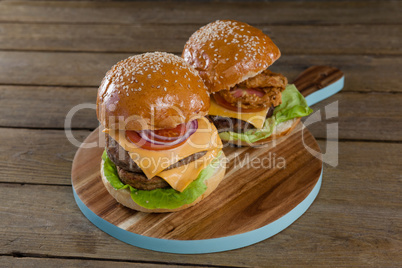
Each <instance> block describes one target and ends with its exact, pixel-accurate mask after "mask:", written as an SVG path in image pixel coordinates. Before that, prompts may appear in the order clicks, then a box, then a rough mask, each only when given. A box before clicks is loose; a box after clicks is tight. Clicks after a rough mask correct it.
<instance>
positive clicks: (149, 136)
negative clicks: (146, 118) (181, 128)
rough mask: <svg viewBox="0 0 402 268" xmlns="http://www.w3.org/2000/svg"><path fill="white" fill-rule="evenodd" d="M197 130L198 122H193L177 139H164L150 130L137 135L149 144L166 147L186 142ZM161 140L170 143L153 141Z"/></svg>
mask: <svg viewBox="0 0 402 268" xmlns="http://www.w3.org/2000/svg"><path fill="white" fill-rule="evenodd" d="M197 129H198V121H197V120H193V121H190V122H188V123H187V126H186V130H187V131H186V132H185V133H184V134H183V135H181V136H179V137H165V136H161V135H157V134H155V133H154V132H153V131H152V130H143V131H139V132H138V134H139V135H140V137H141V138H142V139H144V140H145V141H147V142H149V143H153V144H155V145H166V146H173V145H176V144H179V143H182V142H183V141H185V140H187V139H188V138H189V137H190V136H191V135H193V134H194V133H195V132H196V131H197ZM155 138H157V139H161V140H166V141H171V142H164V141H157V140H155Z"/></svg>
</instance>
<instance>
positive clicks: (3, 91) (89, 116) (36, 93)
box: [0, 86, 98, 129]
mask: <svg viewBox="0 0 402 268" xmlns="http://www.w3.org/2000/svg"><path fill="white" fill-rule="evenodd" d="M97 92H98V88H96V87H83V88H69V87H31V86H0V126H3V127H4V126H7V127H25V128H64V124H65V120H66V117H67V115H68V113H69V111H70V110H72V109H74V107H76V106H77V105H80V104H85V103H87V104H91V105H95V102H96V95H97ZM71 122H72V125H71V127H72V128H85V129H95V128H96V127H97V126H98V120H97V118H96V112H95V110H94V109H89V108H86V109H80V110H79V111H77V112H76V113H74V117H73V118H72V121H71Z"/></svg>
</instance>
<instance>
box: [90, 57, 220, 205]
mask: <svg viewBox="0 0 402 268" xmlns="http://www.w3.org/2000/svg"><path fill="white" fill-rule="evenodd" d="M209 104H210V99H209V96H208V92H207V89H206V87H205V85H204V83H203V82H202V80H201V79H200V77H199V75H198V73H197V72H196V71H195V70H194V69H193V68H192V67H190V66H188V64H186V62H185V61H184V60H183V59H182V58H180V57H178V56H175V55H173V54H168V53H161V52H155V53H146V54H142V55H137V56H133V57H129V58H127V59H125V60H123V61H120V62H118V63H117V64H116V65H114V66H113V68H112V69H111V70H109V71H108V72H107V74H106V76H105V78H104V79H103V81H102V84H101V86H100V87H99V90H98V96H97V116H98V120H99V121H100V123H101V125H102V126H103V127H104V130H103V132H104V133H105V140H106V148H105V151H104V153H103V155H102V165H101V175H102V181H103V184H104V185H105V187H106V189H107V190H108V192H109V193H110V194H111V195H112V196H113V197H114V198H115V199H116V200H117V201H118V202H120V203H121V204H123V205H124V206H127V207H129V208H132V209H135V210H138V211H143V212H171V211H178V210H182V209H184V208H187V207H190V206H193V205H195V204H196V203H198V202H199V201H201V200H202V199H204V198H206V197H207V196H208V195H209V194H210V193H211V192H212V191H213V190H214V189H215V188H216V187H217V186H218V184H219V182H220V181H221V180H222V179H223V177H224V174H225V166H224V164H222V162H223V163H224V161H223V160H224V157H225V156H224V154H223V152H222V142H221V140H220V138H219V135H218V132H217V130H216V128H215V126H214V125H213V124H212V123H210V121H208V119H206V118H205V115H207V112H208V109H209Z"/></svg>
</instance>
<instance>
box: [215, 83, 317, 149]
mask: <svg viewBox="0 0 402 268" xmlns="http://www.w3.org/2000/svg"><path fill="white" fill-rule="evenodd" d="M312 112H313V110H311V109H310V107H308V105H307V102H306V99H305V98H304V97H303V95H302V94H300V92H299V90H297V88H296V87H295V85H287V86H286V89H285V90H284V91H283V92H282V103H281V104H280V105H279V106H277V107H276V108H275V110H274V114H273V116H272V117H270V118H267V119H266V120H265V122H264V125H263V127H262V128H261V129H251V130H248V131H246V132H244V133H236V132H230V131H227V132H221V133H219V136H220V137H221V139H222V140H225V141H228V140H231V141H237V140H241V141H244V142H249V143H253V142H256V141H259V140H263V139H266V138H268V137H269V136H271V134H272V132H273V130H274V127H275V126H276V125H278V124H280V123H282V122H285V121H288V120H291V119H293V118H296V117H303V116H307V115H309V114H311V113H312Z"/></svg>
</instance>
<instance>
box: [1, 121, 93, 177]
mask: <svg viewBox="0 0 402 268" xmlns="http://www.w3.org/2000/svg"><path fill="white" fill-rule="evenodd" d="M73 133H74V136H75V138H76V139H77V140H80V141H83V140H84V139H85V138H86V136H88V134H89V131H74V132H73ZM0 141H1V144H2V145H1V149H0V170H1V171H2V175H1V176H0V182H19V183H44V184H64V185H70V184H71V182H70V180H71V178H70V171H71V164H72V161H73V158H74V155H75V152H76V151H77V147H75V146H74V145H72V144H71V143H70V142H69V141H68V139H67V137H66V136H65V133H64V131H59V130H42V131H41V130H29V129H4V128H3V129H0Z"/></svg>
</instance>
